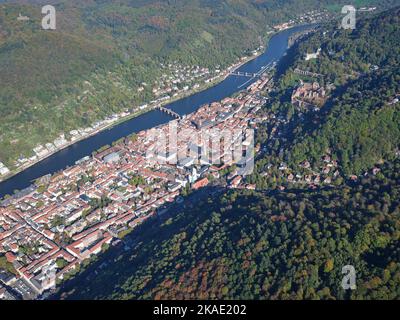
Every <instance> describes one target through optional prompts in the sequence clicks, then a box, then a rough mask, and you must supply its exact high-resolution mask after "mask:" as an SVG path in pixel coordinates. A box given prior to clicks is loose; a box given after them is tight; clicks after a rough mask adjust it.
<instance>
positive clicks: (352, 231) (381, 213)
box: [63, 160, 400, 299]
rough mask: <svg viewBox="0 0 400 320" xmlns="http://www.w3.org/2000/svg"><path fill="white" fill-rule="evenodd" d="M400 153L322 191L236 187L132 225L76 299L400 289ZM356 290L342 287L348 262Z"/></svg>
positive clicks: (348, 294)
mask: <svg viewBox="0 0 400 320" xmlns="http://www.w3.org/2000/svg"><path fill="white" fill-rule="evenodd" d="M399 172H400V162H399V161H398V160H397V161H396V162H394V163H388V164H386V165H385V166H383V167H382V172H381V173H380V174H379V175H377V176H369V177H365V178H363V179H362V180H361V181H360V182H359V183H357V184H352V185H343V186H340V187H336V188H330V189H325V190H324V189H322V190H318V191H301V190H297V191H292V192H272V193H268V192H267V193H259V192H250V191H240V192H236V191H231V192H229V193H227V194H225V195H224V196H222V197H221V198H218V199H209V200H208V201H203V202H202V203H199V204H196V206H195V209H193V210H188V211H184V212H178V213H177V214H176V215H175V217H173V218H171V219H169V220H168V221H166V222H165V223H163V224H162V225H161V226H158V225H156V226H154V225H152V224H148V225H146V226H143V227H142V228H140V229H139V230H137V232H135V238H136V241H135V242H137V245H136V246H134V248H132V250H130V251H129V252H127V253H124V254H122V255H121V256H120V257H118V258H117V260H116V262H115V263H112V264H111V265H109V266H108V267H106V268H104V269H103V270H100V269H97V271H98V274H97V275H96V277H91V278H90V280H87V279H84V278H83V277H81V278H78V279H79V281H78V282H77V283H79V284H78V286H77V287H75V290H73V292H72V293H71V292H70V295H65V294H64V296H63V297H64V298H70V299H92V298H96V299H110V298H112V299H149V298H152V299H217V298H218V299H222V298H225V299H348V298H352V299H396V298H397V299H398V298H399V297H400V286H399V283H400V260H399V258H400V256H399V254H400V251H399V240H400V239H399V237H400V232H399V230H400V228H399V227H400V220H399V218H400V216H399V215H400V202H399V199H400V180H399V179H400V175H399ZM348 264H350V265H353V266H354V267H355V269H356V271H357V290H355V291H344V290H343V289H342V288H341V281H342V278H343V275H342V267H343V266H345V265H348Z"/></svg>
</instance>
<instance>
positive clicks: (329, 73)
mask: <svg viewBox="0 0 400 320" xmlns="http://www.w3.org/2000/svg"><path fill="white" fill-rule="evenodd" d="M399 22H400V9H399V8H397V9H395V10H393V11H392V12H386V13H384V14H381V15H378V16H377V17H374V18H369V19H360V20H359V21H358V25H357V28H356V29H355V30H338V29H336V28H334V29H331V30H323V31H320V32H317V33H316V34H315V35H312V36H311V37H309V38H308V39H307V41H304V42H301V43H300V44H298V45H297V46H295V47H294V48H293V49H292V51H291V62H290V64H289V66H290V67H289V68H288V70H287V71H286V72H285V73H284V75H283V76H282V77H281V78H280V80H279V84H280V86H281V89H282V90H281V92H280V93H279V94H278V98H279V99H281V102H282V105H284V108H282V110H283V109H285V108H286V109H289V110H290V112H292V115H293V118H292V119H291V120H293V140H289V141H288V143H287V144H286V146H285V156H284V159H285V160H287V161H288V162H289V163H290V164H291V165H292V166H296V165H297V166H298V165H299V164H300V163H302V162H303V161H306V160H307V161H310V162H311V163H312V164H313V165H314V166H315V167H316V166H318V165H319V164H320V162H321V159H322V158H323V156H324V155H326V154H327V150H329V153H330V155H331V156H332V157H333V158H334V159H336V160H338V162H339V165H340V169H341V171H342V173H343V174H344V175H345V176H347V177H348V176H350V175H359V174H361V173H363V172H365V171H367V170H369V169H370V168H372V167H373V166H374V164H376V163H379V162H381V161H384V160H387V159H393V158H395V157H396V154H397V152H398V148H399V146H400V127H399V123H400V113H399V111H400V105H399V104H398V103H395V101H397V100H396V99H397V98H398V96H399V95H400V76H399V74H400V73H399V71H400V69H399V65H400V64H399V62H400V60H399V56H400V23H399ZM319 48H320V49H321V54H320V56H319V57H318V58H317V59H312V60H309V61H305V60H304V56H305V55H306V54H307V53H311V52H316V51H317V50H318V49H319ZM296 69H297V70H298V69H300V70H306V71H308V72H311V73H313V74H317V75H319V76H317V77H307V76H306V77H304V76H301V75H299V74H296V72H294V71H295V70H296ZM300 79H302V80H303V81H308V82H310V81H317V82H319V84H320V85H321V86H324V87H325V88H327V87H331V88H333V89H331V90H330V95H329V98H328V100H327V102H326V103H325V104H324V106H323V107H322V108H321V110H320V111H319V112H309V113H306V114H303V115H302V116H301V117H296V116H298V111H299V110H293V107H292V106H289V107H288V104H289V103H290V92H291V90H294V89H295V88H296V86H297V85H298V83H299V81H300Z"/></svg>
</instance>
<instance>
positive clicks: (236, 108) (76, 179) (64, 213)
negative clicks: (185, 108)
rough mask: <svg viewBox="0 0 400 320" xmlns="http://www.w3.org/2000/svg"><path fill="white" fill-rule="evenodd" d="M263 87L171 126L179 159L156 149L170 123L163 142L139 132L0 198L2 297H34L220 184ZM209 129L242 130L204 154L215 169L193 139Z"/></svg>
mask: <svg viewBox="0 0 400 320" xmlns="http://www.w3.org/2000/svg"><path fill="white" fill-rule="evenodd" d="M268 83H269V79H268V78H266V77H265V76H264V77H262V78H261V79H260V80H258V81H257V82H255V83H254V84H253V85H252V86H250V87H249V88H248V89H247V90H246V91H243V92H241V93H239V94H238V95H237V96H236V97H235V98H227V99H225V100H223V101H221V102H218V103H212V104H210V105H205V106H203V107H201V108H200V109H199V110H198V111H197V112H195V113H194V114H191V115H188V116H186V117H184V118H182V119H180V120H174V121H172V122H171V123H173V124H174V125H175V127H176V128H177V130H178V132H179V136H180V138H179V139H178V141H177V149H176V150H177V153H179V157H178V155H176V159H177V161H176V162H174V161H170V160H172V159H173V157H174V156H173V155H172V154H171V152H170V150H169V149H167V150H166V152H164V153H163V150H162V149H160V148H159V146H160V145H159V141H158V140H162V139H161V137H162V136H165V137H166V140H167V141H168V140H169V139H171V132H170V131H169V129H170V128H171V123H169V124H166V125H163V126H160V127H158V128H157V129H154V130H156V132H157V134H158V137H160V139H153V138H154V135H153V134H151V133H154V130H147V131H142V132H139V133H138V134H136V135H134V136H130V137H127V138H126V139H124V141H121V142H119V143H117V144H115V145H114V146H112V147H110V148H108V149H106V150H103V151H101V152H98V153H97V154H95V155H93V156H92V157H86V158H84V159H82V160H81V161H78V162H77V164H76V165H74V166H73V167H69V168H67V169H65V170H64V171H62V172H59V173H57V174H55V175H53V176H51V177H46V179H42V180H41V181H42V182H43V184H41V185H35V186H32V187H30V188H29V189H27V191H26V192H23V193H20V194H19V195H18V196H14V197H11V198H8V199H6V200H4V201H3V202H2V203H1V206H0V222H1V223H0V256H3V257H5V258H6V260H7V263H8V264H10V265H12V267H13V268H14V270H15V273H10V271H5V270H2V271H0V283H1V284H2V286H1V287H0V295H1V296H0V297H2V298H10V297H11V296H15V297H18V298H21V297H22V298H24V299H32V298H34V297H37V296H38V295H40V294H42V293H43V292H45V291H46V290H48V289H49V288H52V287H54V286H55V284H56V281H59V280H61V279H63V278H64V276H65V275H66V274H68V273H71V272H74V270H75V269H76V268H77V267H78V266H79V265H80V264H81V263H82V262H83V261H86V260H87V259H89V258H91V257H92V256H94V255H97V254H99V253H100V252H102V250H104V249H106V248H107V247H108V246H109V245H113V244H115V243H116V242H118V241H119V238H122V237H123V236H124V235H126V234H127V233H129V232H130V231H131V230H132V229H134V228H135V227H136V226H137V225H139V224H141V223H143V222H144V221H145V220H147V219H149V218H151V217H153V216H156V215H160V214H163V212H165V207H166V205H167V204H168V203H171V202H173V201H174V200H175V199H176V198H177V197H179V196H180V194H181V192H182V190H183V189H185V188H186V189H187V188H193V189H199V188H202V187H204V186H206V185H208V184H209V182H210V180H211V179H213V178H217V179H218V178H219V177H220V172H221V170H223V169H225V168H227V167H229V166H231V165H233V164H234V163H233V162H230V163H226V162H224V159H225V158H224V157H225V156H226V153H227V152H228V153H229V152H233V150H234V145H235V146H237V145H239V146H240V148H241V150H243V151H245V150H248V149H249V147H250V146H249V144H251V143H253V141H252V140H251V139H250V138H252V137H251V135H249V134H248V130H249V129H252V128H253V129H254V128H255V127H256V126H257V119H256V118H255V111H257V110H258V109H259V108H260V107H261V105H263V104H265V102H266V100H265V98H264V97H263V96H261V95H260V94H259V90H260V89H264V88H265V87H266V86H267V85H268ZM213 129H218V130H221V131H224V130H230V131H231V132H241V133H242V135H240V136H230V137H231V138H232V140H231V141H230V142H229V143H227V141H224V144H223V145H224V148H222V147H221V149H218V150H212V149H210V148H209V149H208V150H210V152H211V153H212V152H215V153H218V152H219V155H218V154H217V158H218V157H219V160H220V162H218V163H217V164H215V163H213V162H210V161H208V162H207V161H203V160H204V158H202V155H204V153H203V152H202V151H201V149H206V148H208V146H207V145H205V144H201V141H198V140H194V139H192V138H193V136H196V134H194V133H198V134H200V133H201V132H203V131H211V132H212V131H213ZM157 130H158V131H157ZM185 132H186V133H185ZM188 133H189V134H188ZM197 136H198V135H197ZM238 137H239V140H237V139H238ZM250 150H252V149H251V148H250ZM164 151H165V150H164ZM194 151H197V152H194ZM220 151H221V152H220ZM243 155H245V152H244V153H243ZM253 156H254V154H252V153H248V154H247V155H246V156H244V157H243V158H244V159H245V161H242V162H241V163H237V164H236V166H234V168H236V169H235V170H232V171H231V172H230V175H229V181H230V187H232V188H235V187H239V186H240V182H241V181H242V175H244V174H246V170H248V167H246V164H247V160H249V159H250V158H251V157H253ZM213 159H215V158H213ZM232 159H234V158H232ZM250 160H252V159H250ZM232 168H233V166H232Z"/></svg>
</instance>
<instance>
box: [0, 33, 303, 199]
mask: <svg viewBox="0 0 400 320" xmlns="http://www.w3.org/2000/svg"><path fill="white" fill-rule="evenodd" d="M305 28H308V26H299V27H294V28H291V29H288V30H285V31H282V32H280V33H278V34H276V35H274V36H273V37H272V38H271V39H270V41H269V43H268V46H267V49H266V51H265V52H264V53H263V54H262V55H260V56H258V57H257V58H255V59H253V60H251V61H250V62H248V63H246V64H244V65H242V66H241V67H240V68H239V69H238V70H237V71H241V72H249V73H258V72H259V71H260V69H261V68H263V67H265V66H267V65H269V64H271V63H273V62H275V61H276V62H277V61H279V60H280V59H281V58H282V56H283V55H284V54H285V52H286V51H287V47H288V39H289V37H290V36H291V35H292V34H293V33H295V32H298V31H301V30H303V29H305ZM254 81H256V79H253V80H250V81H249V78H246V77H240V76H229V77H227V78H226V79H225V80H224V81H222V82H220V83H219V84H217V85H215V86H213V87H210V88H208V89H206V90H204V91H201V92H199V93H196V94H193V95H192V96H189V97H187V98H183V99H181V100H178V101H175V102H173V103H170V104H169V105H166V107H167V108H171V109H172V110H174V111H175V112H177V113H179V114H180V115H185V114H189V113H192V112H194V111H196V110H197V109H198V108H199V107H201V106H202V105H204V104H206V103H211V102H215V101H220V100H222V99H224V98H226V97H229V96H231V95H232V94H233V93H235V92H238V91H240V90H242V89H243V88H244V87H245V86H247V85H250V84H251V83H253V82H254ZM170 120H171V117H170V116H168V115H166V114H164V113H162V112H161V111H158V110H153V111H150V112H147V113H145V114H143V115H140V116H138V117H136V118H133V119H130V120H127V121H125V122H122V123H120V124H118V125H116V126H114V127H112V128H110V129H108V130H104V131H101V132H99V133H98V134H96V135H94V136H91V137H89V138H87V139H85V140H82V141H79V142H77V143H75V144H73V145H71V146H69V147H68V148H65V149H63V150H61V151H59V152H57V153H55V154H54V155H52V156H50V157H48V158H46V159H44V160H42V161H41V162H38V163H37V164H35V165H33V166H32V167H30V168H28V169H26V170H25V171H22V172H21V173H19V174H17V175H15V176H13V177H11V178H10V179H8V180H6V181H3V182H2V183H0V198H2V197H4V196H5V195H6V194H12V193H13V192H14V190H22V189H25V188H27V187H29V186H30V185H31V184H32V182H33V181H34V180H36V179H37V178H40V177H42V176H45V175H47V174H49V173H50V174H52V173H55V172H57V171H60V170H62V169H65V168H66V167H68V166H71V165H74V164H75V162H76V161H78V160H80V159H82V158H84V157H85V156H88V155H91V154H92V152H93V151H95V150H98V149H99V148H100V147H102V146H104V145H107V144H111V143H112V142H114V141H116V140H118V139H120V138H122V137H126V136H128V135H130V134H132V133H135V132H139V131H141V130H145V129H150V128H152V127H155V126H158V125H161V124H164V123H167V122H168V121H170Z"/></svg>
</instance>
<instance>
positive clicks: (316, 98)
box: [292, 81, 328, 110]
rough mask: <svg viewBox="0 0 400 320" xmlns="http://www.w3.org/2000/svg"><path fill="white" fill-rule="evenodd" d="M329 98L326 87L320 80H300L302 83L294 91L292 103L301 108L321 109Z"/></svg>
mask: <svg viewBox="0 0 400 320" xmlns="http://www.w3.org/2000/svg"><path fill="white" fill-rule="evenodd" d="M327 98H328V96H327V92H326V89H325V88H324V87H322V86H320V84H319V83H318V82H313V83H307V82H303V81H300V85H299V86H298V87H297V88H296V89H295V90H294V91H293V93H292V104H293V105H294V106H295V107H297V108H299V109H311V110H319V109H320V108H321V107H322V106H323V105H324V104H325V102H326V100H327Z"/></svg>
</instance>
